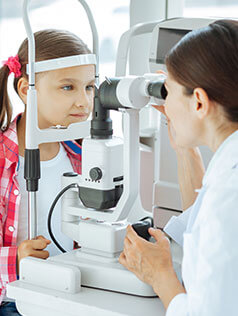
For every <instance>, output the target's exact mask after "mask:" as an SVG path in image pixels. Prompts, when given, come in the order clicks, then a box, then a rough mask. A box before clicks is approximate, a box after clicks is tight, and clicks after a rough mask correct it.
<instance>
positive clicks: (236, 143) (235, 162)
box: [203, 130, 238, 186]
mask: <svg viewBox="0 0 238 316" xmlns="http://www.w3.org/2000/svg"><path fill="white" fill-rule="evenodd" d="M234 168H238V130H237V131H235V132H234V133H232V134H231V135H230V136H228V137H227V138H226V139H225V141H224V142H223V143H222V144H221V145H220V147H219V148H218V149H217V151H216V152H215V154H214V155H213V157H212V159H211V161H210V163H209V165H208V168H207V171H206V173H205V175H204V178H203V185H204V186H206V185H208V184H210V183H211V182H213V181H214V180H216V179H219V177H220V176H221V175H222V174H223V173H224V172H227V171H228V170H231V169H234Z"/></svg>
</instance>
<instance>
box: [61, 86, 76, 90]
mask: <svg viewBox="0 0 238 316" xmlns="http://www.w3.org/2000/svg"><path fill="white" fill-rule="evenodd" d="M62 89H63V90H64V91H71V90H73V86H72V85H69V86H63V87H62Z"/></svg>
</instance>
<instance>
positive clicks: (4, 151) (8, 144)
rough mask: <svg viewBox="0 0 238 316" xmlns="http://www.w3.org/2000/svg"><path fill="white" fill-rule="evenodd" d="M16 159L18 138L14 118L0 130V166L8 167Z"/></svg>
mask: <svg viewBox="0 0 238 316" xmlns="http://www.w3.org/2000/svg"><path fill="white" fill-rule="evenodd" d="M17 161H18V140H17V130H16V120H14V121H12V123H11V124H10V126H9V127H8V129H6V130H1V131H0V168H1V169H2V168H4V167H5V168H8V167H9V166H10V165H11V164H12V163H14V162H17Z"/></svg>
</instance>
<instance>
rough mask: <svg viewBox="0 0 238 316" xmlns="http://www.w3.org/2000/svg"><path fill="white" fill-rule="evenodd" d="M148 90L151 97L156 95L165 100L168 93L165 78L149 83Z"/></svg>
mask: <svg viewBox="0 0 238 316" xmlns="http://www.w3.org/2000/svg"><path fill="white" fill-rule="evenodd" d="M147 91H148V94H149V95H150V96H151V97H155V98H158V99H162V100H165V99H166V97H167V94H168V91H167V89H166V88H165V85H164V80H159V81H155V82H151V83H149V85H148V88H147Z"/></svg>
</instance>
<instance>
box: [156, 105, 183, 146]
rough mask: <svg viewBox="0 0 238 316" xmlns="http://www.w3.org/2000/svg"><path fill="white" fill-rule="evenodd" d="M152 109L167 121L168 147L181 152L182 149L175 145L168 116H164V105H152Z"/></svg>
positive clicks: (173, 132)
mask: <svg viewBox="0 0 238 316" xmlns="http://www.w3.org/2000/svg"><path fill="white" fill-rule="evenodd" d="M153 107H154V108H155V109H156V110H158V111H159V112H160V113H162V114H163V115H164V116H165V117H166V119H167V123H168V133H169V141H170V145H171V147H172V148H173V149H174V150H175V151H179V150H181V149H182V148H181V147H179V146H178V145H177V144H176V138H175V130H174V128H173V126H172V124H171V122H170V120H169V118H168V116H167V115H166V113H165V107H164V105H153Z"/></svg>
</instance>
